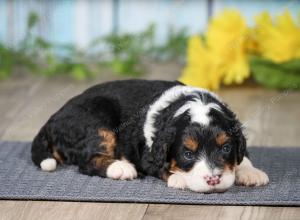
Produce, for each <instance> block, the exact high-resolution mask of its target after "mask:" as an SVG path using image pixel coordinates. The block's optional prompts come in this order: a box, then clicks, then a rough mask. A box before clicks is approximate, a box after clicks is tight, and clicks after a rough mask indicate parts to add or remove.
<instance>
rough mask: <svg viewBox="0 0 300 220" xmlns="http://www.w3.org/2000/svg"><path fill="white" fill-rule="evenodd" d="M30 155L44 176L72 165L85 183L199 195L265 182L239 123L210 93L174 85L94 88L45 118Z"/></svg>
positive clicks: (128, 82) (146, 83) (112, 84)
mask: <svg viewBox="0 0 300 220" xmlns="http://www.w3.org/2000/svg"><path fill="white" fill-rule="evenodd" d="M31 152H32V160H33V162H34V163H35V164H36V165H37V166H38V167H40V168H41V169H42V170H44V171H54V170H55V169H56V166H57V163H59V164H75V165H78V167H79V172H81V173H83V174H87V175H97V176H101V177H108V178H112V179H116V180H133V179H134V178H137V177H138V174H139V175H151V176H155V177H158V178H161V179H162V180H164V181H166V182H167V185H168V186H169V187H173V188H179V189H185V188H188V189H190V190H193V191H196V192H223V191H225V190H227V189H228V188H229V187H231V186H232V185H233V184H234V182H236V184H239V185H245V186H261V185H265V184H267V183H268V181H269V180H268V176H267V175H266V174H265V173H264V172H263V171H261V170H259V169H257V168H255V167H253V165H252V163H251V161H250V160H249V157H248V153H247V151H246V139H245V137H244V134H243V130H242V127H241V123H240V122H239V121H238V119H237V118H236V116H235V114H234V113H233V112H232V111H231V110H230V109H229V108H228V106H227V105H226V104H225V103H223V102H222V101H221V100H220V99H219V98H218V97H217V96H216V95H215V94H213V93H211V92H209V91H207V90H204V89H199V88H194V87H190V86H186V85H183V84H181V83H180V82H176V81H175V82H168V81H146V80H125V81H115V82H108V83H104V84H100V85H96V86H93V87H91V88H90V89H88V90H86V91H85V92H83V93H82V94H80V95H78V96H76V97H74V98H72V99H71V100H69V101H68V102H67V103H66V104H65V105H64V106H63V107H62V108H61V109H60V110H59V111H58V112H56V113H55V114H54V115H52V116H51V117H50V119H49V120H48V122H47V123H46V124H45V125H44V126H43V127H42V128H41V130H40V131H39V133H38V135H37V136H36V137H35V138H34V141H33V143H32V151H31Z"/></svg>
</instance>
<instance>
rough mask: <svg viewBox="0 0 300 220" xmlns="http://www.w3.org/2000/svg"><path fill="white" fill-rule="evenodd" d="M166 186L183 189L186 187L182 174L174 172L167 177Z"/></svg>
mask: <svg viewBox="0 0 300 220" xmlns="http://www.w3.org/2000/svg"><path fill="white" fill-rule="evenodd" d="M168 187H172V188H176V189H184V188H186V182H185V180H184V179H183V177H182V176H180V175H178V174H176V173H174V174H172V175H171V176H169V178H168Z"/></svg>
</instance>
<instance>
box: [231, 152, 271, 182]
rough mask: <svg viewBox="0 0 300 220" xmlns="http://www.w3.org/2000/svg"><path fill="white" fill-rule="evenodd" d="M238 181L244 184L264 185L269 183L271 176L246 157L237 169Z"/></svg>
mask: <svg viewBox="0 0 300 220" xmlns="http://www.w3.org/2000/svg"><path fill="white" fill-rule="evenodd" d="M236 183H237V184H238V185H244V186H263V185H266V184H268V183H269V177H268V175H267V174H266V173H265V172H263V171H262V170H259V169H257V168H255V167H254V166H253V165H252V163H251V161H250V160H249V159H248V158H247V157H244V159H243V161H242V163H241V164H240V165H239V166H237V169H236Z"/></svg>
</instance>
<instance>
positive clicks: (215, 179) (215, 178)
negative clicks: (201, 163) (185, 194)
mask: <svg viewBox="0 0 300 220" xmlns="http://www.w3.org/2000/svg"><path fill="white" fill-rule="evenodd" d="M220 178H221V175H212V176H210V175H206V176H204V179H205V181H206V183H207V184H208V185H210V186H214V185H217V184H219V183H220Z"/></svg>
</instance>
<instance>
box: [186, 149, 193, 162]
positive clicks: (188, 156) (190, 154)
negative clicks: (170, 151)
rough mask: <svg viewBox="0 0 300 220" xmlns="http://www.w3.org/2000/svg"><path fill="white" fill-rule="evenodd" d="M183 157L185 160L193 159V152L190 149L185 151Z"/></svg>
mask: <svg viewBox="0 0 300 220" xmlns="http://www.w3.org/2000/svg"><path fill="white" fill-rule="evenodd" d="M184 158H185V159H186V160H193V159H194V154H193V152H192V151H185V152H184Z"/></svg>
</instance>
